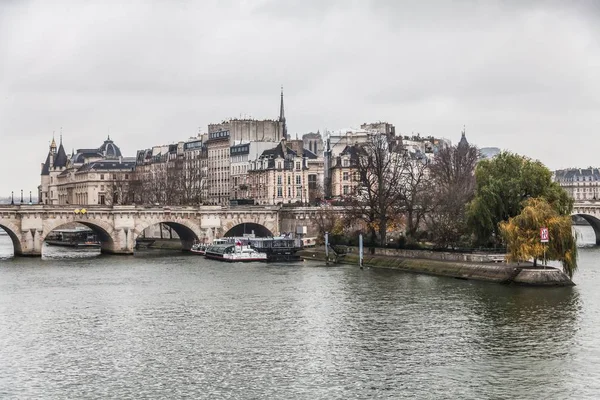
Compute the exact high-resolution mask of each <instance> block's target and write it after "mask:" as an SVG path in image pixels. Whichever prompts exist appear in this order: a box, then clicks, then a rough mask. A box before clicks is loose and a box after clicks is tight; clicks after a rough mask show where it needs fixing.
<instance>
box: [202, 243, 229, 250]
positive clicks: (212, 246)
mask: <svg viewBox="0 0 600 400" xmlns="http://www.w3.org/2000/svg"><path fill="white" fill-rule="evenodd" d="M233 246H235V245H234V244H233V243H227V244H211V245H210V246H208V247H209V248H211V249H226V248H228V247H233Z"/></svg>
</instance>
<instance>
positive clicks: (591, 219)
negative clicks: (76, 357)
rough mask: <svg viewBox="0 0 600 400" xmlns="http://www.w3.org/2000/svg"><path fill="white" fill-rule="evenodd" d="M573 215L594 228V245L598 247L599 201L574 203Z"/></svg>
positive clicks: (599, 242) (599, 236) (599, 238)
mask: <svg viewBox="0 0 600 400" xmlns="http://www.w3.org/2000/svg"><path fill="white" fill-rule="evenodd" d="M573 215H574V216H575V215H578V216H580V217H581V218H583V219H585V220H586V221H587V222H588V223H589V224H590V225H591V226H592V228H594V233H595V234H596V244H597V245H600V200H585V201H576V202H575V204H574V205H573Z"/></svg>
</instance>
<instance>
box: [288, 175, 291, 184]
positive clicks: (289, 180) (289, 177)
mask: <svg viewBox="0 0 600 400" xmlns="http://www.w3.org/2000/svg"><path fill="white" fill-rule="evenodd" d="M291 184H292V177H291V176H288V185H291Z"/></svg>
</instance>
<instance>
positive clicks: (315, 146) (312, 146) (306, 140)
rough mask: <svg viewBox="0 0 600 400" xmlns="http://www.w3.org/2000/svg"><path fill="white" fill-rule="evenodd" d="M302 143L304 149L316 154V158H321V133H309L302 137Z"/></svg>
mask: <svg viewBox="0 0 600 400" xmlns="http://www.w3.org/2000/svg"><path fill="white" fill-rule="evenodd" d="M302 142H303V144H304V148H305V149H307V150H308V151H310V152H312V153H314V154H316V155H317V156H321V157H322V156H323V150H324V147H323V137H322V136H321V132H319V131H317V133H314V132H310V133H306V134H304V135H302Z"/></svg>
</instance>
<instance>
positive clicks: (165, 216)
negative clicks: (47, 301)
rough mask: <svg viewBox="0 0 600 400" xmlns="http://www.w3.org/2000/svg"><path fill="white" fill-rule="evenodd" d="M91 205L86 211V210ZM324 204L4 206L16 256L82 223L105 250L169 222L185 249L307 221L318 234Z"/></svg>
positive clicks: (2, 215) (122, 247)
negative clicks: (202, 242) (318, 217)
mask: <svg viewBox="0 0 600 400" xmlns="http://www.w3.org/2000/svg"><path fill="white" fill-rule="evenodd" d="M82 209H85V212H82V211H81V210H82ZM317 210H318V207H281V206H234V207H229V208H228V207H220V206H201V207H152V208H147V207H141V206H80V205H60V206H59V205H41V204H40V205H38V204H35V205H28V204H22V205H1V206H0V227H1V228H3V229H4V230H5V231H6V232H7V233H8V235H9V236H10V238H11V239H12V242H13V245H14V250H15V255H16V256H41V253H42V245H43V243H44V239H45V238H46V236H47V235H48V234H49V233H50V232H51V231H52V230H54V229H57V228H60V227H61V226H63V225H65V224H67V223H72V222H78V223H81V224H83V225H86V226H88V227H89V228H91V229H92V230H93V231H94V232H95V233H96V234H97V236H98V238H99V239H100V241H101V242H102V252H103V253H111V254H133V251H134V247H135V241H136V239H137V238H138V236H139V235H140V234H141V233H142V232H143V231H144V229H146V228H148V227H151V226H153V225H156V224H159V223H164V224H166V225H168V226H170V227H171V228H173V230H174V231H175V232H177V234H178V235H179V237H180V239H181V243H182V247H183V249H184V250H189V249H190V248H191V246H192V244H193V243H194V240H207V241H212V239H213V238H215V237H222V236H233V235H241V234H242V233H243V232H246V233H251V232H252V231H253V230H254V231H255V233H256V234H257V235H263V236H266V235H277V234H279V233H281V232H290V231H295V229H296V227H298V226H306V227H307V229H308V235H310V236H312V235H316V229H317V228H316V226H314V224H313V223H311V222H312V221H315V220H316V219H315V218H314V217H315V215H316V214H315V213H316V212H317Z"/></svg>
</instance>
